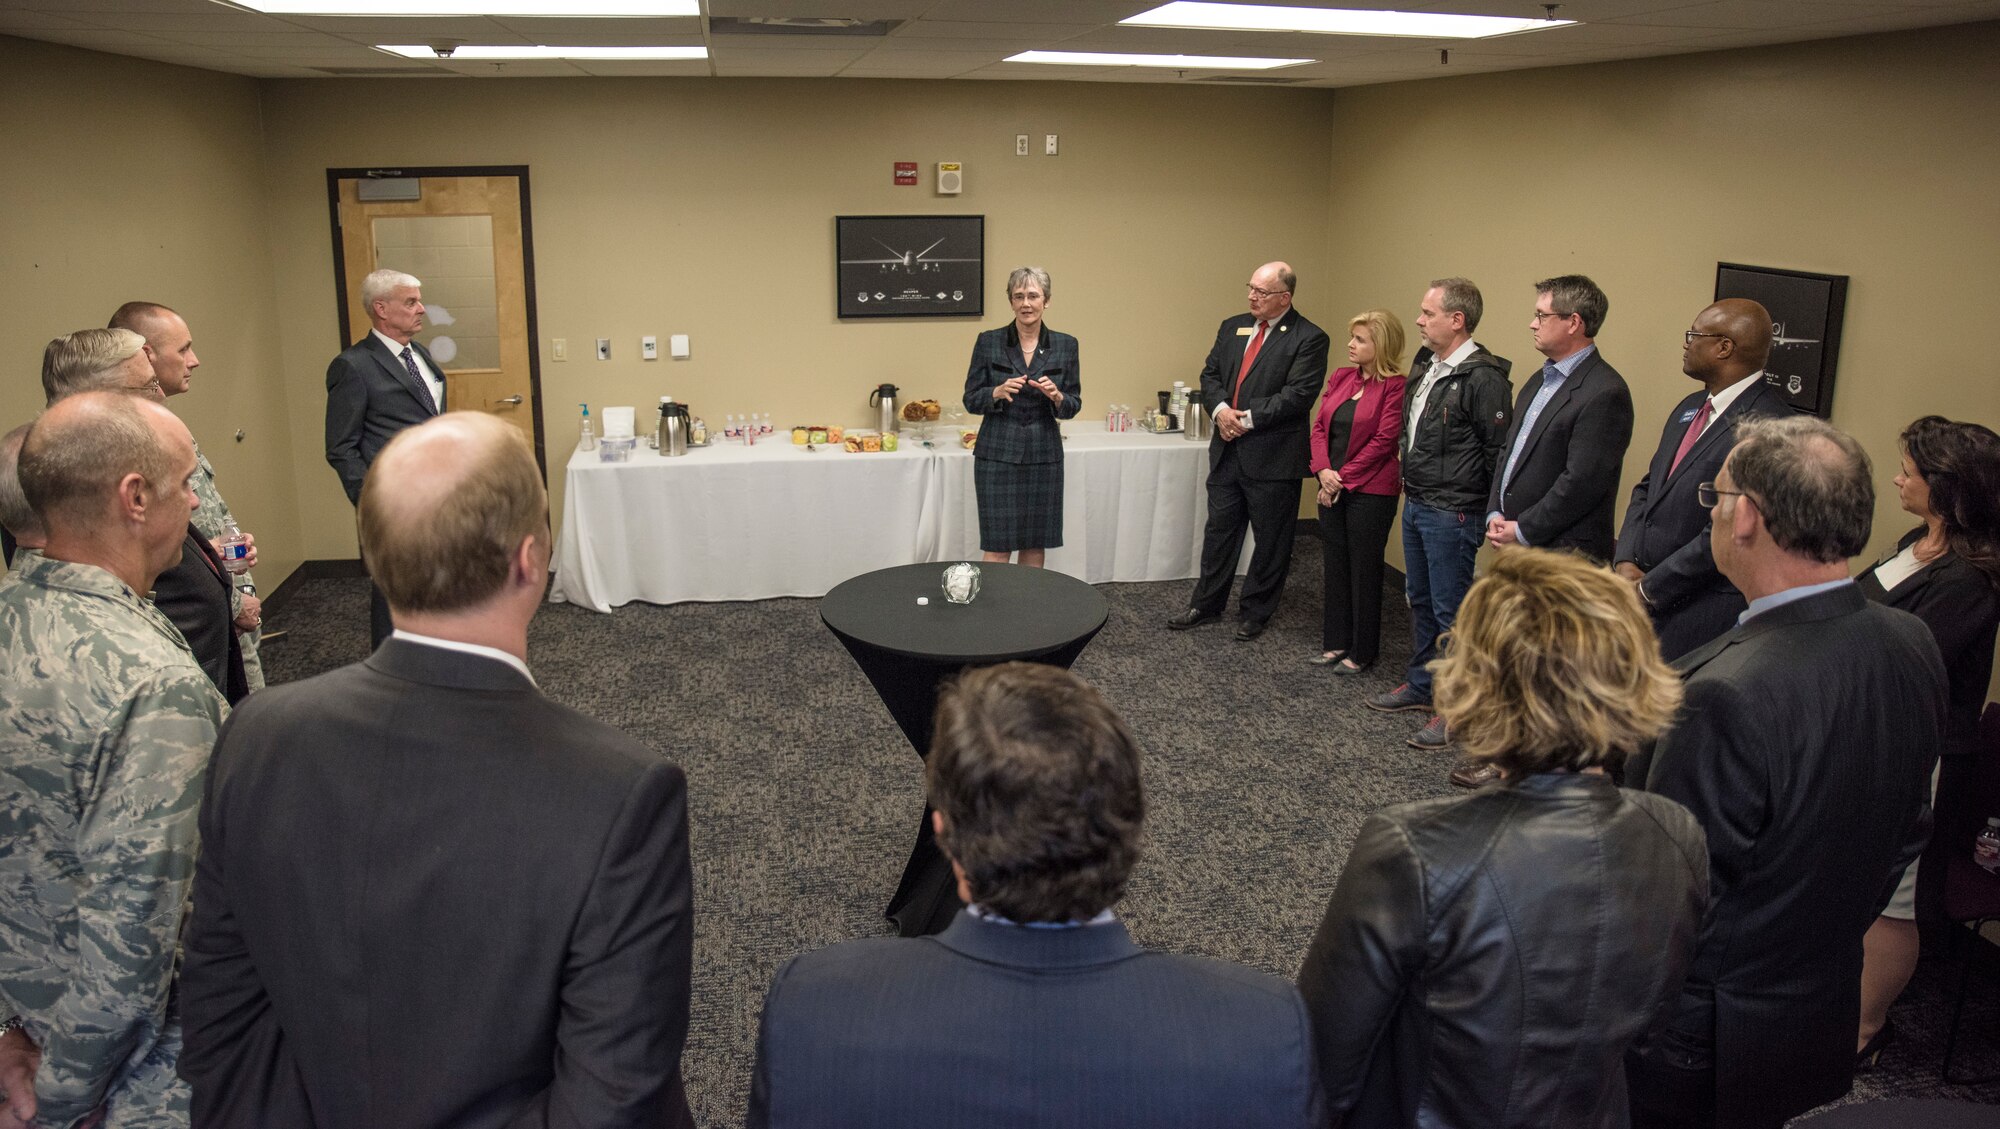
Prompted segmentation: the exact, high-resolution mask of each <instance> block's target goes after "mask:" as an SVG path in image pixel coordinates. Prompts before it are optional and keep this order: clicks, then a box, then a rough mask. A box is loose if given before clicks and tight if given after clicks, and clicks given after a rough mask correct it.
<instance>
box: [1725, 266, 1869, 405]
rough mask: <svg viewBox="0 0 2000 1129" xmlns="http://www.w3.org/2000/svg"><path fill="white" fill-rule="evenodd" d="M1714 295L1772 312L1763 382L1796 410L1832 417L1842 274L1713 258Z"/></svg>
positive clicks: (1842, 313)
mask: <svg viewBox="0 0 2000 1129" xmlns="http://www.w3.org/2000/svg"><path fill="white" fill-rule="evenodd" d="M1715 297H1716V300H1717V301H1720V300H1722V299H1724V298H1750V299H1753V300H1754V301H1757V302H1760V303H1762V304H1763V306H1764V308H1765V309H1766V310H1769V311H1770V312H1771V359H1770V360H1768V361H1766V362H1765V363H1764V382H1765V383H1766V384H1769V385H1771V386H1772V387H1773V388H1776V389H1777V390H1778V392H1779V393H1780V394H1781V395H1783V396H1784V397H1785V399H1786V400H1788V401H1790V402H1791V405H1792V407H1794V408H1796V409H1798V410H1799V411H1802V412H1811V413H1812V414H1814V415H1816V416H1818V417H1820V418H1821V419H1832V418H1833V372H1834V363H1835V362H1836V361H1838V360H1839V359H1840V322H1841V319H1842V317H1843V316H1845V314H1846V312H1847V276H1846V275H1844V274H1812V273H1809V272H1807V271H1802V270H1780V269H1778V268H1776V267H1747V266H1744V265H1743V264H1741V263H1717V264H1715Z"/></svg>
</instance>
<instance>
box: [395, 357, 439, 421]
mask: <svg viewBox="0 0 2000 1129" xmlns="http://www.w3.org/2000/svg"><path fill="white" fill-rule="evenodd" d="M403 367H404V368H406V369H409V370H410V379H412V380H415V381H416V382H417V399H418V400H419V401H421V402H422V403H423V405H424V407H425V408H427V409H429V411H430V413H431V414H432V415H437V414H438V406H437V401H436V400H433V399H431V382H430V381H428V380H425V379H424V374H423V373H421V372H418V371H417V358H416V357H415V356H414V355H412V354H411V352H410V347H409V346H408V345H405V346H403Z"/></svg>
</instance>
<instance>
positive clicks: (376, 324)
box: [326, 270, 446, 646]
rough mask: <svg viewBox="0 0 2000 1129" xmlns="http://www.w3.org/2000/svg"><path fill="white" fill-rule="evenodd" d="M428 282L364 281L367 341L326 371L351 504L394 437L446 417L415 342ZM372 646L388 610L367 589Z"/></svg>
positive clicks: (385, 276) (388, 276)
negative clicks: (424, 287) (434, 417)
mask: <svg viewBox="0 0 2000 1129" xmlns="http://www.w3.org/2000/svg"><path fill="white" fill-rule="evenodd" d="M423 285H424V284H423V283H422V282H419V281H418V280H417V279H415V278H413V277H411V276H410V275H407V274H404V273H403V272H402V271H394V270H378V271H371V272H369V274H368V277H366V278H364V279H362V280H361V305H362V307H363V308H364V309H366V310H367V311H368V323H369V326H370V328H369V330H368V335H367V336H366V337H363V338H362V339H361V340H359V341H356V342H355V343H354V344H352V345H349V346H348V347H347V348H345V349H343V350H341V353H340V355H339V356H337V357H335V358H334V359H333V363H332V364H330V365H328V366H327V368H326V461H327V462H328V463H329V464H331V465H332V466H333V469H334V472H335V473H337V474H339V475H340V487H341V489H343V490H345V491H347V500H348V501H350V502H353V503H355V504H357V505H358V504H360V502H361V481H362V479H364V478H365V477H367V475H368V467H369V465H370V464H371V463H373V462H374V461H375V456H376V455H378V454H380V453H381V452H382V448H384V447H386V446H388V445H389V440H391V439H394V438H395V437H396V433H397V432H399V431H401V430H403V429H404V428H406V427H409V426H411V425H413V424H419V423H422V422H424V421H425V420H427V419H430V418H431V417H433V416H436V415H438V414H440V413H442V412H443V411H444V410H445V406H446V405H445V382H444V370H443V369H441V368H439V367H438V366H437V362H436V361H434V360H432V359H431V355H430V352H429V350H427V349H425V348H424V347H423V346H422V345H419V344H418V343H417V342H416V341H415V340H414V338H415V337H416V336H417V332H418V331H419V330H421V329H423V327H424V296H423ZM368 613H369V643H370V645H371V646H380V645H381V643H382V640H384V639H386V638H388V637H389V632H390V630H392V628H393V626H394V625H393V624H391V623H390V622H389V605H388V604H387V603H386V602H384V601H383V599H382V592H381V590H380V589H376V588H370V589H369V606H368Z"/></svg>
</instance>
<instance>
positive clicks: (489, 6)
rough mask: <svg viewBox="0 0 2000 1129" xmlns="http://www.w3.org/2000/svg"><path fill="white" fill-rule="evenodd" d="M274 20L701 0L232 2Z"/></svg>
mask: <svg viewBox="0 0 2000 1129" xmlns="http://www.w3.org/2000/svg"><path fill="white" fill-rule="evenodd" d="M230 2H231V3H234V4H241V5H242V6H243V7H245V8H251V9H255V10H256V11H259V12H265V13H268V14H270V15H274V16H584V17H593V18H594V17H604V16H698V15H700V14H701V4H700V0H575V2H574V3H568V4H564V3H560V2H558V0H230Z"/></svg>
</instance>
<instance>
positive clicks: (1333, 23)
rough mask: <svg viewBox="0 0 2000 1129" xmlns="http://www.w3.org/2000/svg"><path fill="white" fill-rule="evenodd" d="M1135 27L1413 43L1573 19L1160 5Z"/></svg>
mask: <svg viewBox="0 0 2000 1129" xmlns="http://www.w3.org/2000/svg"><path fill="white" fill-rule="evenodd" d="M1118 22H1119V23H1121V24H1131V25H1133V26H1136V27H1184V28H1197V29H1201V30H1205V31H1305V32H1312V33H1315V34H1319V35H1401V36H1408V37H1411V38H1414V39H1485V38H1487V37H1488V36H1494V35H1512V34H1514V33H1515V32H1521V31H1542V30H1545V29H1547V28H1552V27H1567V26H1569V25H1570V24H1573V23H1575V22H1576V21H1575V20H1538V19H1517V18H1515V17H1512V16H1458V15H1452V14H1450V13H1447V12H1378V11H1371V10H1365V9H1355V8H1286V7H1280V6H1278V5H1275V4H1204V3H1175V4H1164V5H1161V6H1160V7H1158V8H1154V9H1153V10H1152V11H1150V12H1140V13H1139V14H1138V15H1136V16H1131V17H1129V18H1126V19H1122V20H1119V21H1118Z"/></svg>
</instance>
